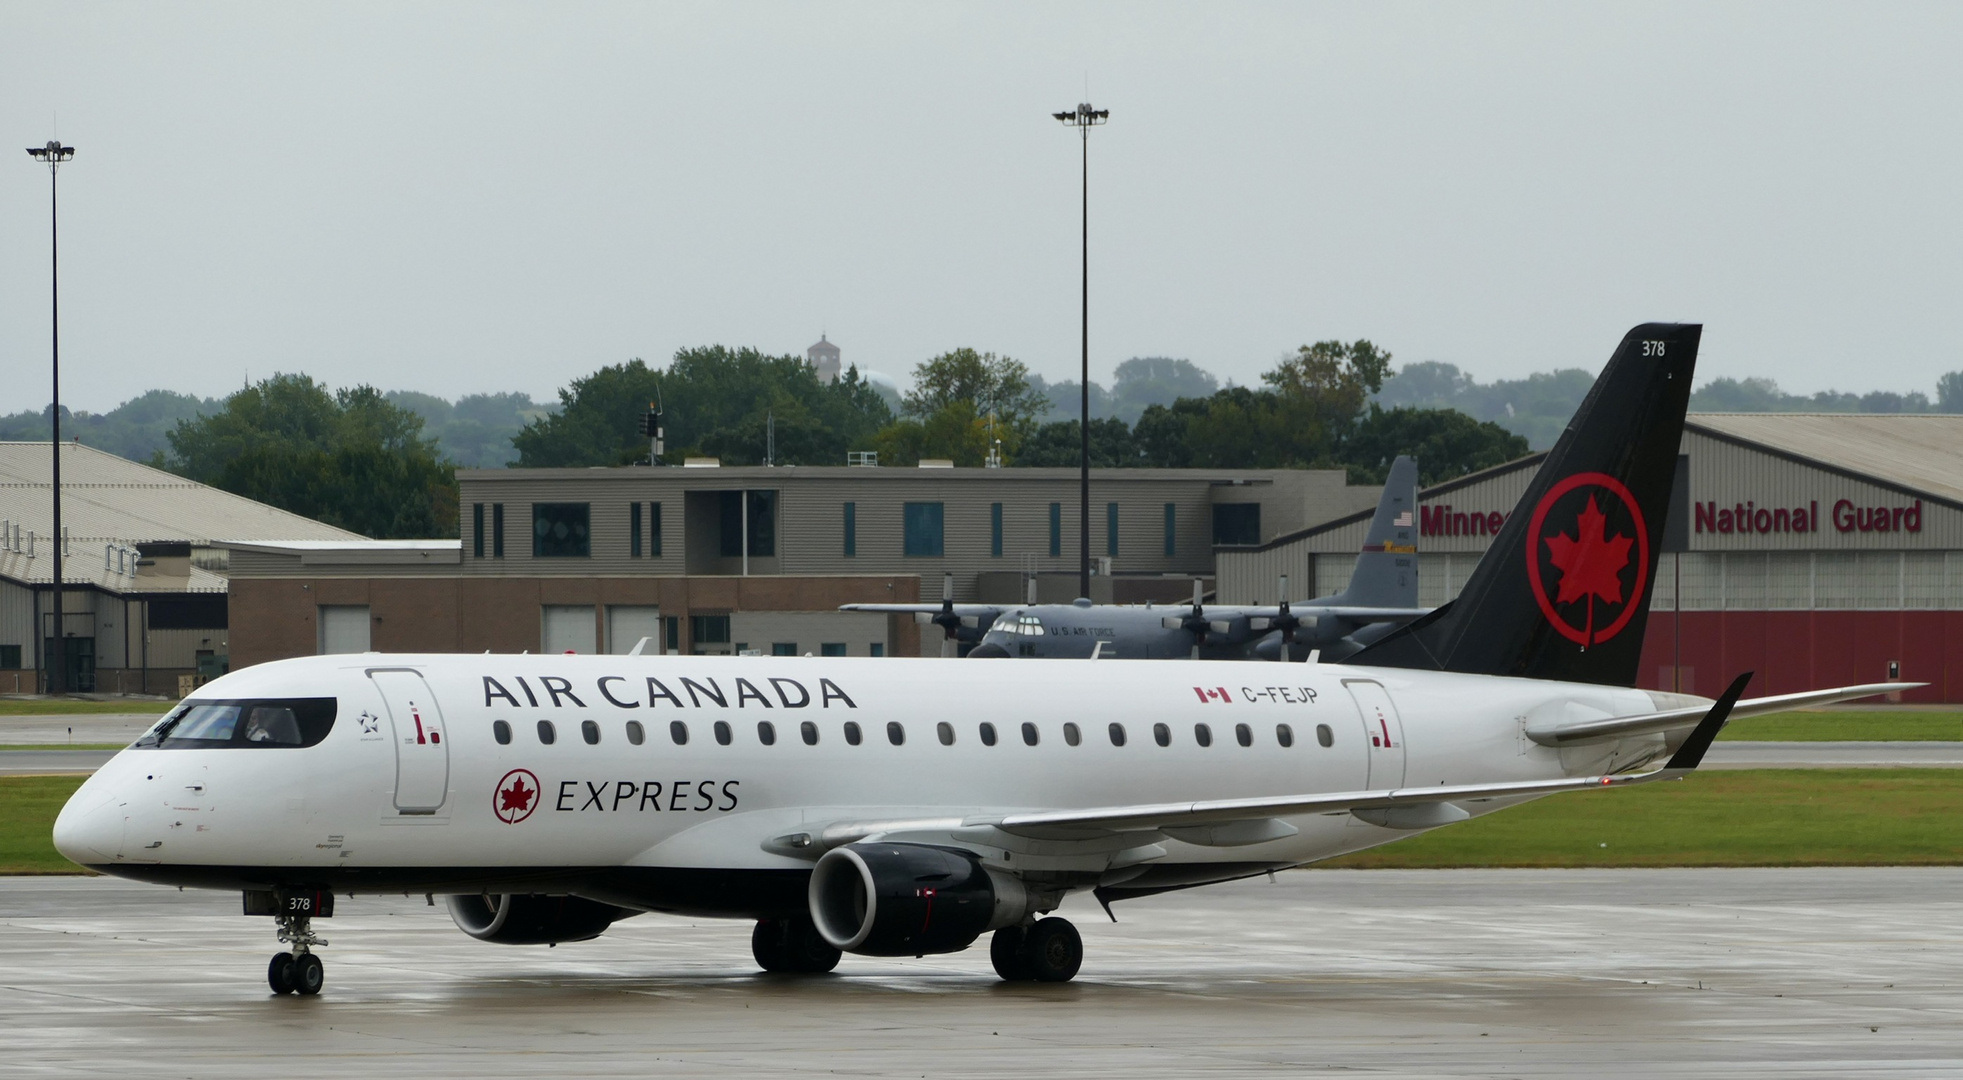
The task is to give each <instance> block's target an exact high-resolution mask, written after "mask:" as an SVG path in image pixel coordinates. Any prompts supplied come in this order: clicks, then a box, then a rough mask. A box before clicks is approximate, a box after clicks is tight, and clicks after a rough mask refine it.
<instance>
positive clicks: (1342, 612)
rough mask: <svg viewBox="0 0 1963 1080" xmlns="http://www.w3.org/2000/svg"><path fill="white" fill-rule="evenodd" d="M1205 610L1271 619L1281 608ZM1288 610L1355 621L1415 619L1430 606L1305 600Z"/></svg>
mask: <svg viewBox="0 0 1963 1080" xmlns="http://www.w3.org/2000/svg"><path fill="white" fill-rule="evenodd" d="M1207 611H1208V613H1209V614H1211V613H1215V612H1222V611H1225V612H1231V613H1232V614H1235V615H1246V616H1247V617H1249V618H1252V619H1262V618H1266V619H1272V618H1276V617H1278V616H1280V615H1281V608H1279V607H1277V606H1275V605H1272V604H1270V605H1267V606H1265V607H1264V606H1258V605H1256V606H1242V605H1239V604H1216V605H1214V606H1213V607H1210V608H1207ZM1290 611H1291V612H1292V613H1293V614H1296V615H1302V616H1309V615H1327V616H1329V617H1331V618H1337V619H1354V620H1356V621H1357V622H1390V621H1392V620H1395V619H1415V618H1417V617H1419V616H1420V615H1429V614H1431V609H1430V608H1399V607H1357V606H1355V605H1353V604H1316V603H1306V602H1305V603H1300V604H1295V605H1293V606H1292V607H1291V608H1290Z"/></svg>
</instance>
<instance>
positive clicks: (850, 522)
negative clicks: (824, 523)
mask: <svg viewBox="0 0 1963 1080" xmlns="http://www.w3.org/2000/svg"><path fill="white" fill-rule="evenodd" d="M858 554H859V504H858V503H850V502H849V503H846V504H845V557H846V558H848V559H850V558H855V557H857V555H858Z"/></svg>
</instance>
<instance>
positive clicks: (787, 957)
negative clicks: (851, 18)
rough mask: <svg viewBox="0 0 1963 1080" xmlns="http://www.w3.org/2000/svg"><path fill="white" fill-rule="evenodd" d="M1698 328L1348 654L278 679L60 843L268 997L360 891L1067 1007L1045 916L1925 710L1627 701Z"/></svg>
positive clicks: (232, 686)
mask: <svg viewBox="0 0 1963 1080" xmlns="http://www.w3.org/2000/svg"><path fill="white" fill-rule="evenodd" d="M1699 330H1700V328H1699V327H1697V326H1694V325H1671V324H1649V325H1644V326H1638V327H1636V328H1635V329H1634V330H1632V331H1630V333H1629V334H1628V336H1627V337H1625V338H1624V339H1623V340H1622V343H1621V345H1620V346H1619V347H1618V348H1617V350H1616V351H1615V354H1614V356H1613V358H1612V359H1611V360H1610V362H1609V364H1608V367H1607V369H1606V370H1605V371H1604V372H1603V373H1602V376H1601V378H1600V379H1599V381H1598V382H1597V383H1596V386H1595V389H1594V390H1593V391H1592V392H1591V393H1590V395H1589V397H1588V399H1587V400H1586V401H1585V402H1584V403H1583V405H1582V406H1581V408H1580V410H1579V411H1578V412H1577V413H1576V416H1575V419H1574V421H1573V422H1572V423H1571V424H1570V425H1569V427H1568V429H1567V431H1566V433H1565V434H1564V435H1562V437H1561V439H1560V441H1559V442H1558V443H1557V444H1556V446H1555V447H1554V449H1553V451H1552V452H1551V453H1550V454H1549V455H1548V457H1547V459H1546V461H1545V463H1544V464H1543V465H1542V467H1541V469H1540V471H1539V473H1538V475H1537V476H1536V477H1535V478H1534V480H1533V482H1532V484H1531V485H1530V486H1529V488H1528V489H1527V492H1526V495H1525V496H1524V498H1523V499H1522V500H1521V502H1520V505H1519V510H1518V512H1516V513H1515V514H1514V515H1513V516H1512V517H1511V518H1509V519H1508V520H1507V523H1506V525H1505V526H1504V527H1503V528H1502V530H1501V532H1500V535H1499V537H1498V538H1497V539H1496V541H1495V543H1494V544H1493V546H1492V548H1491V550H1490V551H1489V552H1488V554H1487V555H1486V556H1485V558H1484V559H1483V560H1482V561H1481V562H1480V564H1479V566H1478V567H1477V569H1476V570H1475V571H1474V573H1473V574H1472V576H1471V578H1470V579H1469V580H1468V582H1467V584H1466V588H1465V591H1464V592H1463V593H1462V594H1461V596H1460V597H1459V598H1458V599H1457V600H1456V601H1455V602H1453V603H1452V604H1450V605H1448V606H1445V607H1441V608H1439V609H1438V610H1437V611H1435V612H1433V613H1432V614H1431V615H1428V616H1426V617H1425V618H1423V619H1421V620H1419V621H1417V622H1415V623H1412V624H1411V625H1409V626H1407V627H1405V628H1403V629H1401V630H1398V631H1396V632H1394V633H1393V634H1392V635H1391V636H1389V637H1387V638H1386V639H1384V640H1383V641H1381V642H1378V643H1377V644H1375V645H1373V646H1371V647H1370V648H1369V649H1367V650H1365V651H1364V652H1363V653H1361V654H1359V655H1358V656H1357V657H1355V658H1354V659H1355V660H1356V661H1358V662H1357V663H1352V664H1322V663H1298V664H1290V665H1286V666H1284V665H1280V664H1270V665H1255V664H1246V663H1215V662H1208V661H1197V662H1190V663H1185V664H1101V663H1095V662H1089V663H1087V662H1068V661H1053V662H1048V663H1041V662H1028V663H1020V664H1015V665H1012V666H1010V665H1000V664H975V663H966V662H962V661H958V660H944V659H922V660H910V661H904V662H896V661H890V660H879V659H872V658H836V657H811V658H798V657H787V658H775V657H771V658H761V657H760V658H739V657H679V656H554V655H538V656H492V655H482V656H471V655H384V654H378V653H368V654H360V655H335V656H316V657H305V658H300V659H293V660H283V661H279V662H275V663H268V664H261V665H257V666H254V667H249V668H244V669H242V670H239V671H235V672H232V673H231V674H228V675H225V676H222V677H220V678H218V679H215V680H213V681H212V682H210V683H208V684H206V685H204V686H202V687H200V688H199V689H198V690H197V691H196V692H195V693H193V694H192V695H191V696H190V697H189V698H187V699H186V700H185V701H183V702H182V703H181V704H179V705H178V706H177V707H176V708H174V709H172V710H171V711H170V713H169V714H168V715H167V716H165V717H164V718H163V719H162V720H161V721H160V722H159V723H158V724H157V725H156V726H155V727H154V728H152V729H151V730H150V731H149V732H148V733H147V734H145V735H144V736H143V737H142V738H141V739H139V740H137V742H136V743H135V744H134V745H132V746H130V747H129V748H127V749H125V750H123V751H121V752H119V753H118V754H117V755H116V756H115V757H114V758H113V759H111V760H110V761H109V762H108V763H107V764H106V765H104V766H103V767H102V768H101V769H100V770H99V771H97V772H96V773H95V774H94V775H93V776H91V777H90V778H89V779H88V780H87V781H85V782H84V783H83V784H82V785H81V787H80V788H79V789H78V790H77V791H76V793H75V795H74V796H73V797H72V798H71V799H69V801H68V803H67V805H66V806H64V807H63V808H62V811H61V814H60V816H59V818H58V819H57V820H56V822H55V826H54V843H55V846H56V847H57V848H58V849H59V850H60V851H61V853H62V854H63V855H65V856H67V857H68V858H69V859H72V860H74V861H75V862H77V863H79V864H81V865H83V866H86V867H89V868H92V869H95V870H99V871H102V872H104V873H108V874H115V875H119V876H122V877H127V878H134V879H137V880H141V881H149V882H155V883H158V884H163V885H179V886H189V887H198V888H211V889H227V890H236V891H238V892H239V893H241V894H242V897H243V901H242V906H243V910H244V912H245V913H246V914H248V915H261V916H270V917H271V918H272V920H273V926H274V928H275V930H276V932H277V936H278V938H279V940H280V941H281V942H282V943H283V944H284V945H285V946H287V948H284V949H282V950H281V951H280V952H278V953H277V954H275V955H274V956H273V957H272V959H271V961H270V962H269V963H268V965H267V982H268V985H269V986H270V987H271V989H272V990H273V991H274V992H275V993H289V992H298V993H300V994H303V995H311V994H317V993H318V992H319V991H320V989H321V987H322V985H323V982H324V973H323V968H322V965H321V960H320V954H319V951H318V950H319V949H320V947H321V946H323V945H325V944H326V943H325V942H324V941H322V940H321V938H320V937H319V935H318V933H317V932H316V926H317V922H318V920H320V919H322V918H326V917H330V916H332V914H333V912H334V907H335V904H336V902H337V901H338V900H342V899H344V898H346V897H351V896H354V897H358V896H363V895H370V894H376V893H385V892H386V893H427V894H430V896H431V898H432V901H433V899H434V896H435V895H437V894H442V895H443V896H445V897H446V898H447V902H448V906H449V910H450V914H451V916H452V918H453V919H454V920H455V922H456V924H457V925H458V926H459V927H460V928H461V929H462V930H463V931H464V932H465V933H467V934H470V935H471V936H473V937H477V938H480V939H482V940H484V941H489V942H498V943H505V944H538V943H557V942H566V941H580V940H584V939H588V938H592V937H595V936H597V935H599V934H600V933H602V932H603V931H605V930H606V929H607V927H608V926H609V925H610V924H612V923H613V922H615V921H617V920H619V919H623V918H627V917H629V916H634V915H638V914H641V913H644V912H670V913H685V914H689V915H699V916H721V917H728V918H735V919H744V920H748V921H750V922H751V923H752V924H753V925H752V929H751V935H750V945H751V951H752V954H753V956H754V958H755V960H756V962H757V964H758V965H759V966H760V967H762V968H764V969H765V970H767V971H775V972H794V973H813V972H822V971H827V970H830V969H831V968H832V967H833V966H834V965H836V964H837V963H838V962H839V960H840V954H841V953H857V954H865V955H872V956H895V957H902V956H920V955H925V954H929V953H949V952H956V951H959V950H962V949H965V948H967V947H968V946H969V945H970V944H972V943H974V942H976V941H977V940H979V939H980V938H981V937H982V935H984V934H988V935H992V936H991V937H990V939H989V956H990V959H991V961H992V962H993V965H994V968H995V971H996V973H997V974H998V975H1000V976H1001V977H1002V978H1004V979H1010V980H1042V981H1063V980H1067V979H1070V978H1072V977H1073V976H1074V975H1076V974H1077V972H1078V969H1079V965H1080V964H1081V963H1082V960H1083V942H1082V938H1081V937H1080V935H1079V933H1078V931H1077V930H1076V928H1075V927H1074V926H1073V925H1072V924H1071V922H1070V921H1068V920H1066V919H1064V918H1062V917H1059V916H1056V915H1054V914H1052V913H1053V912H1055V911H1056V910H1057V909H1058V908H1059V906H1060V905H1062V904H1064V903H1066V902H1067V900H1068V899H1069V898H1071V897H1076V896H1088V897H1089V898H1093V899H1095V900H1097V901H1099V902H1101V903H1103V904H1104V905H1106V906H1107V908H1108V906H1109V905H1110V904H1112V903H1114V902H1118V901H1123V900H1125V899H1127V898H1131V897H1139V896H1145V895H1149V894H1152V893H1158V892H1164V891H1167V890H1171V889H1183V888H1188V887H1191V886H1197V885H1204V884H1208V883H1212V882H1220V881H1228V880H1231V879H1234V878H1243V877H1248V876H1251V875H1257V874H1261V873H1264V872H1268V871H1273V870H1279V869H1283V868H1286V867H1292V866H1299V865H1301V864H1303V863H1309V862H1314V861H1316V860H1319V859H1326V858H1329V857H1331V856H1334V855H1340V854H1342V853H1344V852H1351V851H1357V850H1360V849H1363V848H1369V847H1374V846H1376V845H1379V844H1385V843H1389V842H1391V841H1394V840H1397V839H1400V838H1402V837H1407V836H1415V835H1418V834H1420V833H1422V832H1425V831H1426V830H1429V829H1433V828H1437V827H1440V826H1445V825H1450V824H1452V823H1454V822H1458V821H1463V820H1465V819H1467V818H1472V817H1478V816H1481V815H1484V814H1488V813H1492V812H1494V811H1496V810H1501V809H1504V808H1506V807H1509V806H1513V805H1517V804H1519V803H1521V802H1524V801H1527V800H1530V799H1534V798H1537V797H1540V796H1544V795H1549V794H1553V793H1556V792H1568V791H1592V790H1599V789H1606V788H1613V787H1620V786H1627V785H1632V784H1642V783H1649V782H1654V781H1661V780H1669V779H1675V778H1679V777H1682V776H1684V775H1685V774H1687V773H1688V772H1690V771H1691V770H1692V769H1694V768H1695V767H1696V766H1697V764H1698V762H1699V761H1700V759H1701V758H1702V756H1703V754H1704V751H1705V750H1706V748H1708V747H1709V745H1710V743H1711V740H1712V739H1713V738H1714V737H1715V736H1716V735H1717V733H1718V729H1719V728H1721V727H1722V726H1723V725H1724V723H1725V722H1726V719H1727V717H1729V716H1739V715H1750V714H1756V713H1761V712H1771V711H1777V710H1779V709H1782V708H1790V707H1794V706H1798V705H1805V704H1812V703H1819V702H1827V701H1838V700H1846V699H1849V698H1853V697H1859V696H1865V695H1868V694H1873V693H1879V692H1883V691H1888V690H1900V689H1904V688H1906V687H1908V686H1911V685H1917V684H1908V683H1891V684H1880V685H1873V686H1857V687H1843V688H1840V689H1836V690H1823V691H1817V692H1810V693H1796V694H1784V695H1781V696H1777V697H1766V698H1758V699H1755V700H1741V698H1742V694H1743V691H1744V688H1745V685H1746V682H1747V680H1748V679H1749V677H1750V676H1749V674H1741V675H1739V676H1738V677H1737V678H1736V679H1735V680H1734V681H1733V682H1732V683H1731V686H1730V688H1729V689H1728V690H1726V691H1725V693H1724V694H1723V695H1722V696H1721V697H1719V698H1718V699H1717V700H1716V701H1711V700H1707V699H1703V698H1697V697H1692V696H1690V695H1685V694H1673V693H1665V692H1661V691H1651V690H1639V689H1632V685H1633V683H1634V682H1635V675H1636V664H1637V660H1638V653H1639V650H1640V648H1641V643H1642V637H1643V629H1644V623H1645V620H1646V618H1647V613H1648V605H1649V597H1650V588H1651V584H1652V582H1653V580H1654V577H1655V567H1656V558H1657V548H1658V547H1659V546H1660V545H1659V544H1658V543H1657V540H1658V538H1659V537H1660V535H1661V533H1660V529H1661V526H1662V525H1663V520H1664V514H1665V511H1666V509H1667V504H1668V492H1669V488H1670V484H1671V480H1672V476H1673V473H1674V470H1675V463H1676V456H1677V444H1678V439H1679V437H1680V434H1681V429H1682V423H1683V416H1684V406H1685V404H1686V401H1687V400H1688V396H1689V393H1690V382H1691V373H1692V367H1693V360H1694V358H1695V356H1696V353H1697V345H1698V337H1699ZM1010 673H1012V674H1010ZM1005 675H1007V676H1008V677H1005ZM1659 762H1660V763H1661V764H1660V765H1659V764H1658V763H1659ZM1362 947H1366V948H1367V947H1368V946H1367V944H1366V945H1364V946H1362Z"/></svg>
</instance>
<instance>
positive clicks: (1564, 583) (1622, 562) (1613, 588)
mask: <svg viewBox="0 0 1963 1080" xmlns="http://www.w3.org/2000/svg"><path fill="white" fill-rule="evenodd" d="M1607 522H1608V517H1607V515H1605V514H1603V513H1602V511H1601V509H1600V508H1599V507H1597V506H1596V505H1595V496H1593V495H1590V496H1589V497H1588V505H1587V506H1586V507H1584V508H1583V509H1582V511H1581V514H1580V515H1579V516H1578V517H1577V518H1576V519H1575V534H1574V536H1572V537H1570V536H1568V535H1567V534H1566V533H1559V532H1557V533H1555V534H1554V535H1552V536H1549V537H1547V538H1546V540H1547V557H1548V559H1549V560H1550V561H1551V562H1553V563H1554V566H1555V568H1556V569H1558V570H1560V571H1561V593H1560V597H1559V601H1558V602H1560V603H1563V604H1572V603H1575V602H1576V601H1579V600H1582V599H1586V600H1587V601H1588V629H1587V630H1585V631H1584V634H1585V636H1586V637H1587V638H1588V639H1590V640H1591V641H1592V640H1593V639H1594V636H1595V633H1594V626H1595V600H1596V599H1597V598H1599V599H1601V600H1602V601H1604V602H1605V603H1610V604H1619V603H1622V576H1621V575H1622V570H1623V568H1624V567H1626V566H1628V565H1629V545H1630V544H1631V543H1632V542H1633V541H1632V540H1631V539H1630V538H1629V537H1627V536H1615V537H1604V536H1603V535H1602V533H1603V531H1604V526H1605V525H1606V524H1607Z"/></svg>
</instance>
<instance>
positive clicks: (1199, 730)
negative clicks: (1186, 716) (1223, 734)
mask: <svg viewBox="0 0 1963 1080" xmlns="http://www.w3.org/2000/svg"><path fill="white" fill-rule="evenodd" d="M1193 741H1194V742H1196V743H1199V744H1200V745H1201V746H1212V745H1213V729H1212V728H1210V727H1208V726H1206V725H1205V724H1194V725H1193Z"/></svg>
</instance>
